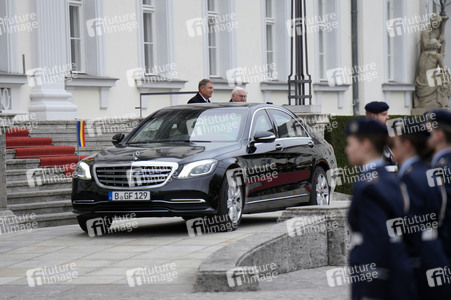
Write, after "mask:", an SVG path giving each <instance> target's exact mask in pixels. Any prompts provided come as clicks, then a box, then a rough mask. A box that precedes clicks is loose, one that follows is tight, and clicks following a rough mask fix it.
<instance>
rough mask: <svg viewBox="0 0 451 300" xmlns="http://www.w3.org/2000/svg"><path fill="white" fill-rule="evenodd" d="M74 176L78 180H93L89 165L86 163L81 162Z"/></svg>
mask: <svg viewBox="0 0 451 300" xmlns="http://www.w3.org/2000/svg"><path fill="white" fill-rule="evenodd" d="M73 176H74V178H78V179H84V180H91V179H92V177H91V171H90V169H89V165H88V164H87V163H85V162H84V161H80V162H79V163H78V164H77V167H76V168H75V171H74V175H73Z"/></svg>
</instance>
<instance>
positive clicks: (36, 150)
mask: <svg viewBox="0 0 451 300" xmlns="http://www.w3.org/2000/svg"><path fill="white" fill-rule="evenodd" d="M29 134H30V132H29V130H28V129H24V128H10V129H8V131H7V132H6V148H7V149H15V150H16V158H18V159H26V158H39V159H40V161H41V164H40V166H41V168H52V167H62V168H64V170H65V171H64V174H65V175H66V176H68V177H71V176H72V173H73V172H74V170H75V165H76V163H77V162H78V156H77V155H75V147H73V146H52V138H50V137H29V136H28V135H29ZM85 157H87V155H83V156H80V159H83V158H85Z"/></svg>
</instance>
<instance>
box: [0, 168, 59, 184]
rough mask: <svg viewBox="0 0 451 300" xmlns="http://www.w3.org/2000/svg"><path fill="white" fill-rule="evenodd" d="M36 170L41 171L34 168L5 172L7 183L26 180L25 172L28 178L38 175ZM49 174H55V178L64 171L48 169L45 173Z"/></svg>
mask: <svg viewBox="0 0 451 300" xmlns="http://www.w3.org/2000/svg"><path fill="white" fill-rule="evenodd" d="M31 170H36V171H31ZM38 170H42V168H36V169H13V170H6V176H7V179H8V181H21V180H22V181H24V180H28V176H27V172H30V173H28V174H29V176H30V177H31V175H33V174H35V175H37V174H38V172H37V171H38ZM49 172H51V173H52V174H55V175H57V176H61V175H63V174H64V171H63V170H62V168H52V169H49V170H48V171H47V173H49Z"/></svg>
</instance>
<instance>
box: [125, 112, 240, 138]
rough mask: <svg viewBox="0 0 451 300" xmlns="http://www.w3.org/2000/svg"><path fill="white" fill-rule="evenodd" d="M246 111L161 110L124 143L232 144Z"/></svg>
mask: <svg viewBox="0 0 451 300" xmlns="http://www.w3.org/2000/svg"><path fill="white" fill-rule="evenodd" d="M245 113H246V111H244V110H237V109H226V108H212V109H207V110H198V109H197V110H191V109H186V110H162V111H159V112H157V113H156V114H155V115H154V116H153V117H152V118H150V119H149V120H148V121H147V123H146V124H145V125H144V126H142V127H141V128H140V130H138V131H137V132H136V133H135V134H134V135H133V136H132V137H131V138H130V139H129V141H128V142H127V143H128V144H147V143H162V142H233V141H237V140H238V138H239V136H240V134H241V130H242V127H243V125H242V124H243V123H244V116H245Z"/></svg>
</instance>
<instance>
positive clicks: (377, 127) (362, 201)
mask: <svg viewBox="0 0 451 300" xmlns="http://www.w3.org/2000/svg"><path fill="white" fill-rule="evenodd" d="M346 134H347V138H346V141H347V146H346V150H345V151H346V154H347V156H348V159H349V162H350V163H351V164H353V165H355V166H359V169H360V175H359V178H361V179H362V180H361V181H357V182H356V183H355V184H354V186H353V193H352V202H351V207H350V209H349V213H348V222H349V225H350V228H351V231H352V243H351V244H352V249H351V252H350V257H349V263H350V267H352V268H353V269H355V267H357V268H358V269H359V270H362V269H363V270H365V267H364V266H372V267H373V269H375V274H376V275H375V276H372V278H371V280H366V281H360V280H357V281H353V283H352V299H397V300H402V299H406V300H407V299H409V300H412V299H417V297H416V291H415V284H414V277H413V271H412V268H411V267H410V264H409V260H408V257H407V254H406V249H405V245H404V243H403V242H402V238H401V237H399V236H394V237H391V236H390V235H389V232H388V227H387V221H389V220H392V219H396V218H402V217H404V212H403V200H402V193H401V189H400V182H399V180H398V179H397V178H396V177H395V176H392V175H390V174H389V173H388V172H387V171H386V169H385V163H384V160H383V158H382V152H383V149H384V146H385V144H386V143H387V138H388V133H387V127H386V126H384V125H382V124H381V123H379V122H376V121H374V120H370V119H366V118H362V119H357V120H354V121H351V122H350V123H349V124H348V125H347V127H346ZM373 275H374V274H373Z"/></svg>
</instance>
